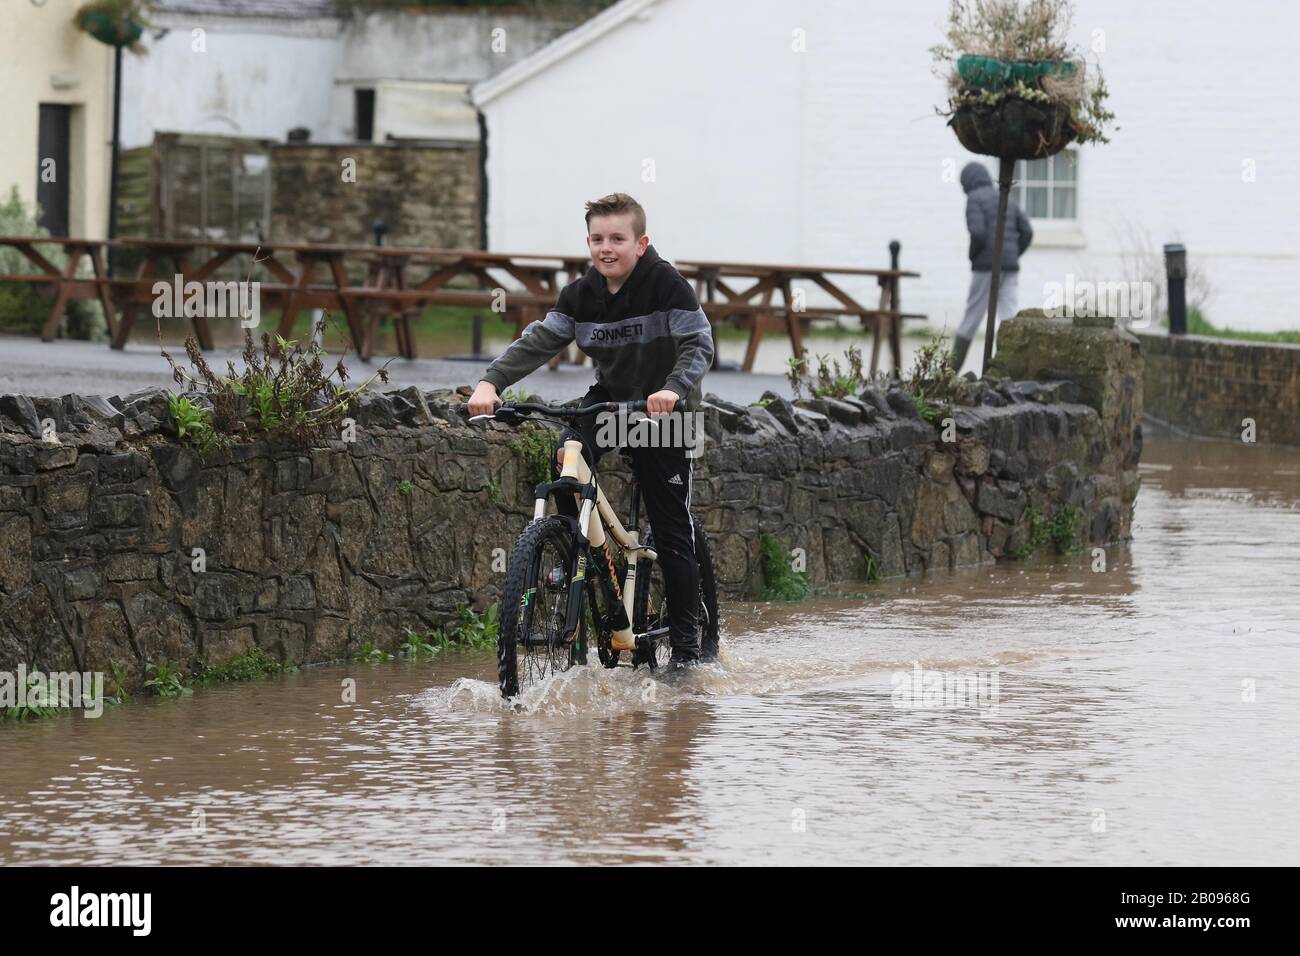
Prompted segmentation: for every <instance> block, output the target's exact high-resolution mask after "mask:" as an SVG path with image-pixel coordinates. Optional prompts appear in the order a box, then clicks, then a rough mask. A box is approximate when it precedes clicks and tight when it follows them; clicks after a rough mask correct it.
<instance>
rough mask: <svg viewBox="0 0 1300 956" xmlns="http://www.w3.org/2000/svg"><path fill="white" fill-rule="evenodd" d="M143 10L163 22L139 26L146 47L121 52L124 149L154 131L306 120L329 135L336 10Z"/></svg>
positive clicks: (287, 125)
mask: <svg viewBox="0 0 1300 956" xmlns="http://www.w3.org/2000/svg"><path fill="white" fill-rule="evenodd" d="M152 19H153V20H154V21H155V22H156V23H157V24H158V26H159V27H160V28H162V27H167V28H170V32H169V33H168V34H167V35H166V36H164V37H163V38H162V39H161V40H154V39H153V36H152V35H151V34H149V33H146V34H145V36H144V37H143V39H142V41H141V42H143V43H144V44H145V45H146V46H147V47H148V53H147V54H145V55H143V56H135V55H132V54H129V53H128V54H126V55H125V56H124V57H123V60H122V74H123V76H122V147H123V148H124V149H131V148H133V147H136V146H147V145H148V144H150V143H152V142H153V135H154V133H155V131H161V132H180V133H219V134H223V135H227V136H248V137H258V138H268V139H276V140H281V141H283V140H284V138H285V135H286V134H287V133H288V131H289V130H291V129H293V128H294V127H297V126H305V127H307V128H308V129H309V130H311V138H312V141H314V142H315V141H328V140H330V139H331V138H332V136H331V134H332V132H333V127H332V125H331V122H332V116H331V111H330V107H331V96H332V93H333V88H334V74H335V71H336V69H337V68H338V62H339V57H340V52H341V46H340V43H339V29H340V26H339V21H338V20H333V19H312V20H277V19H272V18H265V19H259V18H235V17H210V16H209V17H205V16H200V15H197V14H177V13H171V14H156V15H155V16H154V17H153V18H152ZM195 30H203V31H204V35H203V41H204V44H205V45H206V51H205V52H196V51H195V49H194V46H195V42H196V38H195V34H194V32H193V31H195ZM349 109H350V106H349ZM349 121H350V117H349Z"/></svg>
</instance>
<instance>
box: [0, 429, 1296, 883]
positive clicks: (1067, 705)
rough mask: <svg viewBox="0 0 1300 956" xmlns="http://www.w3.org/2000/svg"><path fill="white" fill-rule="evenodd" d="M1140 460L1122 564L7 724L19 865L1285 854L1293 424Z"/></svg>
mask: <svg viewBox="0 0 1300 956" xmlns="http://www.w3.org/2000/svg"><path fill="white" fill-rule="evenodd" d="M1142 474H1143V487H1142V491H1141V493H1140V496H1139V499H1138V505H1137V512H1136V520H1135V531H1134V534H1135V539H1134V541H1133V543H1132V545H1131V546H1130V547H1113V548H1110V549H1108V551H1107V552H1106V553H1105V562H1106V569H1105V570H1104V571H1094V570H1093V566H1094V562H1095V561H1096V558H1095V557H1094V555H1092V554H1090V553H1086V552H1085V553H1082V554H1079V555H1075V556H1072V557H1067V558H1054V559H1043V560H1036V561H1032V562H1030V563H1028V564H1014V563H1011V564H1003V565H999V566H997V567H992V568H987V567H986V568H982V569H970V570H963V571H958V572H954V573H951V574H943V573H940V574H933V575H929V576H927V577H924V578H912V579H907V580H903V581H892V582H885V583H882V584H877V585H872V586H870V587H868V588H867V589H866V593H865V594H864V595H849V596H841V597H826V598H819V599H816V600H810V601H808V602H805V603H803V604H801V605H798V606H795V607H791V606H778V605H766V606H764V605H747V604H731V605H728V606H724V609H723V625H724V641H725V643H724V659H723V662H722V663H721V664H720V665H717V666H716V667H708V668H702V669H701V670H700V671H699V672H697V673H692V674H689V675H686V676H685V677H682V676H680V675H674V677H673V679H671V680H670V679H665V678H662V677H658V678H655V679H653V680H649V681H647V679H646V677H645V675H644V672H636V673H633V672H632V671H630V670H627V669H621V670H618V671H615V672H609V671H605V670H603V669H601V668H599V667H591V668H585V669H578V670H575V671H572V672H570V673H568V674H566V675H562V676H561V677H560V678H558V679H556V680H555V681H553V682H552V683H550V684H549V685H547V686H546V687H544V688H542V690H541V693H536V694H533V695H532V696H531V697H529V698H527V699H526V700H525V702H524V705H525V706H524V709H523V712H515V711H510V710H506V709H504V708H503V706H502V704H501V702H500V700H499V698H498V696H497V692H496V687H495V684H494V683H493V660H492V658H491V656H490V655H488V654H480V653H471V652H461V653H453V654H449V655H445V656H443V657H440V658H435V659H434V660H432V661H428V662H423V663H417V664H402V663H393V664H381V665H360V664H355V665H347V666H333V667H324V668H313V669H309V670H305V671H302V672H300V673H297V674H292V675H288V676H286V677H283V678H280V679H275V680H269V681H264V682H259V683H255V684H244V685H228V686H223V687H218V688H212V689H200V690H197V691H196V692H195V694H194V696H193V697H191V698H188V699H183V700H180V701H175V702H173V701H156V700H144V701H139V702H136V703H132V704H129V705H126V706H123V707H119V708H115V709H109V710H107V711H106V712H105V713H104V715H103V717H101V718H100V719H99V720H87V719H82V718H80V717H75V718H74V717H60V718H57V719H53V720H48V721H43V722H40V723H35V724H29V725H22V726H16V725H8V724H5V725H0V767H3V776H2V777H0V808H2V809H0V861H3V862H5V863H37V864H39V863H54V862H70V863H88V864H107V863H118V864H125V863H180V864H197V863H209V864H210V863H382V864H408V863H416V864H419V863H526V862H569V863H597V862H690V863H868V864H903V865H911V864H957V865H965V864H989V863H1002V864H1040V863H1079V864H1196V865H1205V864H1247V865H1257V864H1281V863H1294V862H1295V861H1296V859H1297V856H1300V799H1297V796H1296V795H1297V793H1300V744H1297V728H1298V727H1300V451H1283V450H1269V449H1262V448H1254V447H1249V446H1243V445H1232V444H1226V443H1209V442H1185V441H1173V440H1164V441H1151V442H1149V443H1148V446H1147V448H1146V450H1145V452H1144V464H1143V467H1142ZM935 673H938V674H939V675H940V676H939V678H938V680H939V681H942V680H944V678H947V683H946V684H942V686H940V685H939V684H936V683H935V681H934V679H933V675H934V674H935ZM956 677H960V678H962V679H963V680H962V684H961V685H960V686H957V685H956V684H955V682H954V680H953V679H954V678H956ZM348 678H352V679H355V681H356V703H354V704H353V703H344V702H343V693H342V689H343V683H342V682H343V681H344V680H345V679H348ZM936 688H937V689H936ZM929 704H935V705H943V706H927V705H929Z"/></svg>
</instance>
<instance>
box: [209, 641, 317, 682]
mask: <svg viewBox="0 0 1300 956" xmlns="http://www.w3.org/2000/svg"><path fill="white" fill-rule="evenodd" d="M297 669H298V668H296V667H294V666H293V665H292V664H282V663H280V661H278V660H276V659H275V658H274V657H272V656H271V655H270V654H268V653H267V652H266V651H264V650H263V649H262V648H260V647H254V648H251V649H249V650H247V651H245V652H244V653H243V654H240V655H239V656H238V657H234V658H231V659H230V660H228V661H226V662H224V663H222V664H214V665H207V664H201V665H199V667H198V669H197V671H198V672H197V673H196V674H195V677H194V682H195V683H197V684H225V683H229V682H232V681H249V680H258V679H260V678H263V677H274V676H275V675H277V674H284V673H288V672H292V671H296V670H297Z"/></svg>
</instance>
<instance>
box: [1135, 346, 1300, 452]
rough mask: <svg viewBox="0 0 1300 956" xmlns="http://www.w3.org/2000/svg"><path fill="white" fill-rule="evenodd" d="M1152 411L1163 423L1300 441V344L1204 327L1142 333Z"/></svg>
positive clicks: (1267, 440) (1217, 434)
mask: <svg viewBox="0 0 1300 956" xmlns="http://www.w3.org/2000/svg"><path fill="white" fill-rule="evenodd" d="M1139 339H1140V341H1141V342H1142V352H1143V354H1144V355H1145V357H1146V374H1145V376H1144V383H1145V384H1144V388H1145V391H1146V411H1147V413H1148V415H1149V416H1150V417H1151V418H1152V419H1153V420H1154V421H1155V423H1157V424H1160V425H1170V426H1173V427H1174V428H1176V429H1179V430H1181V431H1186V432H1191V433H1192V434H1195V435H1204V436H1206V437H1209V438H1226V439H1230V440H1232V441H1241V439H1242V434H1243V431H1244V430H1245V429H1246V427H1247V423H1246V419H1250V421H1251V422H1254V424H1255V432H1254V440H1255V441H1257V442H1259V443H1260V444H1268V445H1295V446H1300V345H1286V344H1275V343H1266V342H1239V341H1233V340H1231V339H1220V338H1209V337H1207V336H1203V335H1156V334H1147V333H1143V334H1142V335H1140V336H1139Z"/></svg>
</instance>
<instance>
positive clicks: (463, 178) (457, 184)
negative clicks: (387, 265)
mask: <svg viewBox="0 0 1300 956" xmlns="http://www.w3.org/2000/svg"><path fill="white" fill-rule="evenodd" d="M346 159H352V160H355V161H356V181H355V182H345V181H344V179H343V175H342V174H343V169H344V167H343V162H344V160H346ZM271 176H272V188H271V207H272V208H271V238H272V239H273V240H275V241H276V242H337V243H350V244H361V245H372V244H373V243H374V233H373V230H372V226H373V225H374V222H375V220H376V219H382V220H383V221H384V223H385V224H386V225H387V226H388V233H387V236H386V238H385V240H384V241H385V243H386V244H388V245H394V246H437V247H440V248H447V249H478V248H479V247H480V243H481V240H482V231H481V228H480V225H481V215H480V211H481V210H480V202H481V195H482V177H481V175H480V166H479V147H478V144H477V143H465V144H462V145H449V146H413V145H392V144H389V145H372V144H369V143H346V144H341V145H326V144H315V143H305V144H291V145H285V146H275V147H273V148H272V149H271Z"/></svg>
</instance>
